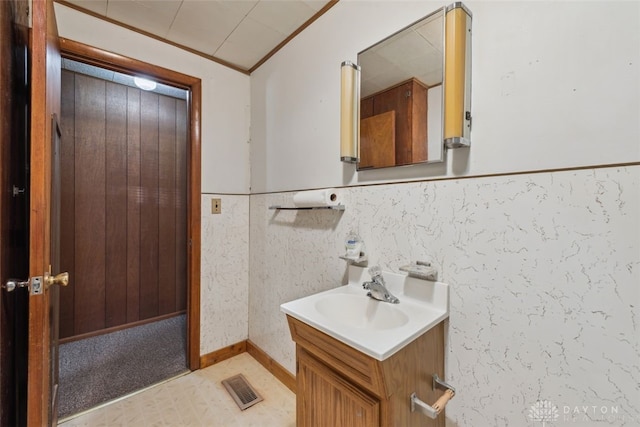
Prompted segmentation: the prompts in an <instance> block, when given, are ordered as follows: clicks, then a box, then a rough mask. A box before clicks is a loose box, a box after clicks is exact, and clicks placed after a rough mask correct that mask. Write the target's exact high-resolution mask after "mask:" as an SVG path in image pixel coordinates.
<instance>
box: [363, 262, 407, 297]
mask: <svg viewBox="0 0 640 427" xmlns="http://www.w3.org/2000/svg"><path fill="white" fill-rule="evenodd" d="M369 274H370V275H371V281H370V282H364V283H363V284H362V287H363V288H364V289H368V290H369V292H367V296H368V297H371V298H373V299H377V300H378V301H384V302H390V303H391V304H398V303H399V302H400V300H399V299H398V298H396V297H394V296H393V295H392V294H391V292H389V290H388V289H387V287H386V286H385V283H384V277H382V270H381V269H380V267H377V266H376V267H371V268H370V269H369Z"/></svg>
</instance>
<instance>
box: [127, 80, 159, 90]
mask: <svg viewBox="0 0 640 427" xmlns="http://www.w3.org/2000/svg"><path fill="white" fill-rule="evenodd" d="M133 83H135V85H136V86H138V87H139V88H140V89H142V90H154V89H155V88H156V86H157V84H156V82H154V81H153V80H149V79H143V78H142V77H134V78H133Z"/></svg>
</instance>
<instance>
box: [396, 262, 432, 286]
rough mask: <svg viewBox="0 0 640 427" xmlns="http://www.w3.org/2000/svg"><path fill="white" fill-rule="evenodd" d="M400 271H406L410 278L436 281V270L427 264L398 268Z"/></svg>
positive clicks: (419, 263)
mask: <svg viewBox="0 0 640 427" xmlns="http://www.w3.org/2000/svg"><path fill="white" fill-rule="evenodd" d="M400 271H406V272H407V274H408V275H409V276H410V277H415V278H416V279H422V280H429V281H432V282H435V281H437V280H438V270H436V269H435V267H432V266H431V263H428V262H422V261H418V262H414V263H411V264H409V265H405V266H402V267H400Z"/></svg>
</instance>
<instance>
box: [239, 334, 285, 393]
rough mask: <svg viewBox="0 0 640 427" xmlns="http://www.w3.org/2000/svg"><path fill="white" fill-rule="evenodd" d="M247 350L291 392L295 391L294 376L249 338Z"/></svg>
mask: <svg viewBox="0 0 640 427" xmlns="http://www.w3.org/2000/svg"><path fill="white" fill-rule="evenodd" d="M247 352H248V353H249V354H250V355H251V356H252V357H253V358H254V359H256V360H257V361H258V362H259V363H260V364H261V365H262V366H264V367H265V368H266V369H267V370H268V371H269V372H271V374H272V375H273V376H274V377H276V378H277V379H278V380H279V381H280V382H281V383H282V384H284V385H285V386H287V388H288V389H289V390H291V391H292V392H294V393H295V392H296V377H295V375H293V374H292V373H291V372H289V371H288V370H286V369H285V368H284V367H283V366H282V365H281V364H279V363H278V362H276V361H275V360H273V359H272V358H271V357H270V356H269V355H268V354H267V353H265V352H264V351H263V350H262V349H261V348H259V347H258V346H256V345H255V344H254V343H252V342H251V341H250V340H247Z"/></svg>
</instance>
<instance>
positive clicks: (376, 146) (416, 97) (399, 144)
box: [358, 79, 429, 169]
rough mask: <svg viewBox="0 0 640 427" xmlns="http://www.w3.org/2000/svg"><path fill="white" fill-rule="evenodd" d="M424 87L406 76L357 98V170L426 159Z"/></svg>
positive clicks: (426, 90) (425, 98)
mask: <svg viewBox="0 0 640 427" xmlns="http://www.w3.org/2000/svg"><path fill="white" fill-rule="evenodd" d="M428 90H429V88H428V87H427V86H426V85H424V84H422V83H421V82H419V81H418V80H416V79H409V80H406V81H404V82H402V83H399V84H398V85H395V86H393V87H391V88H388V89H385V90H383V91H381V92H378V93H375V94H373V95H370V96H368V97H366V98H363V99H362V100H361V103H360V164H359V165H358V168H359V169H365V168H373V167H386V166H398V165H408V164H412V163H419V162H426V161H427V160H428V155H427V147H428V144H427V92H428ZM390 112H393V113H391V114H390Z"/></svg>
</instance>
